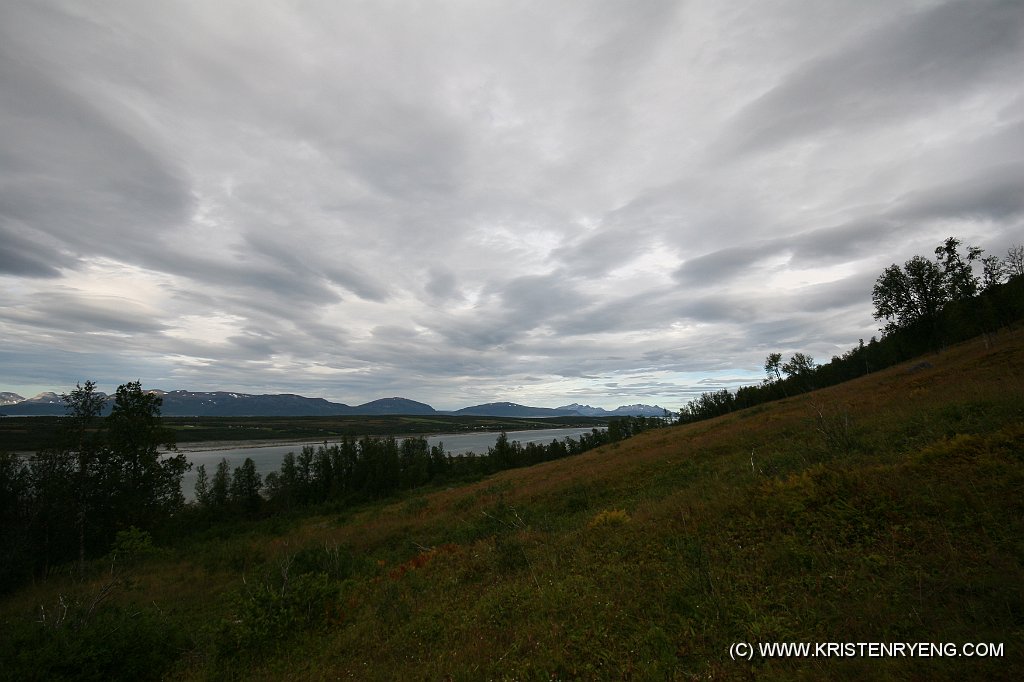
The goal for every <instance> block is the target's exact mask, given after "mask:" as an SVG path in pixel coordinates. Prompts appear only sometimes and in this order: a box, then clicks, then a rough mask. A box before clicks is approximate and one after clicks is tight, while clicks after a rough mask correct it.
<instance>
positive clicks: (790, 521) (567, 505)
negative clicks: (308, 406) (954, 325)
mask: <svg viewBox="0 0 1024 682" xmlns="http://www.w3.org/2000/svg"><path fill="white" fill-rule="evenodd" d="M928 361H929V363H930V364H931V367H926V368H923V369H918V370H915V371H913V372H910V371H908V369H909V368H910V367H912V366H914V365H916V364H918V361H915V362H911V363H907V364H905V365H901V366H897V367H893V368H890V369H888V370H885V371H883V372H879V373H877V374H873V375H869V376H867V377H863V378H861V379H858V380H856V381H853V382H849V383H847V384H844V385H840V386H835V387H831V388H828V389H824V390H820V391H816V392H814V393H811V394H807V395H803V396H796V397H793V398H789V399H786V400H783V401H780V402H777V403H774V404H771V405H767V406H759V407H758V408H755V409H754V410H750V411H748V412H739V413H734V414H731V415H727V416H724V417H720V418H718V419H715V420H711V421H708V422H703V423H698V424H693V425H689V426H681V427H674V428H671V429H665V430H656V431H651V432H647V433H644V434H641V435H640V436H638V437H635V438H632V439H629V440H627V441H624V442H622V443H620V444H618V447H605V448H601V449H598V450H594V451H591V452H587V453H585V454H583V455H579V456H577V457H573V458H569V459H565V460H561V461H555V462H549V463H545V464H542V465H538V466H534V467H530V468H527V469H519V470H513V471H506V472H503V473H500V474H497V475H494V476H491V477H488V478H486V479H484V480H481V481H478V482H475V483H473V484H470V485H465V486H461V487H457V488H452V489H437V490H432V491H422V490H421V491H416V492H415V493H411V494H409V495H407V496H404V497H401V498H395V499H392V500H389V501H386V502H382V503H376V504H370V505H367V506H365V507H361V508H358V509H356V510H353V511H348V512H346V513H345V514H344V515H343V516H338V515H337V514H320V515H310V516H307V517H301V516H296V517H294V518H289V519H287V520H278V521H276V522H275V521H269V522H263V523H252V524H247V525H245V524H243V525H239V526H237V527H235V526H226V527H222V528H221V529H217V530H216V532H211V533H210V534H208V535H207V536H204V537H194V538H192V539H190V540H189V541H188V542H187V543H185V542H183V543H182V544H181V545H180V546H177V547H170V548H163V549H162V550H161V551H160V552H159V553H158V555H157V556H154V557H151V558H149V559H146V560H143V561H142V563H141V564H140V565H139V566H137V567H136V568H135V569H134V571H133V573H132V578H131V582H130V583H126V584H125V585H124V586H122V588H121V589H120V591H119V592H118V593H117V594H116V595H115V597H113V598H112V599H111V601H110V604H111V607H112V608H113V607H116V608H117V609H119V610H118V611H111V612H110V614H109V615H108V619H109V620H108V621H104V622H103V623H100V624H98V625H97V626H96V627H98V628H107V629H106V630H105V631H103V632H105V633H106V634H107V635H108V636H107V638H106V639H102V640H101V639H100V638H99V637H94V638H93V639H89V640H88V641H87V642H86V644H89V643H90V642H92V644H89V646H92V647H93V648H92V649H89V648H88V647H86V645H84V644H83V645H81V646H79V647H78V649H75V648H74V647H73V646H71V644H69V643H65V644H63V645H61V646H64V648H63V649H59V650H60V651H62V652H65V655H67V656H74V655H78V656H85V654H88V653H89V652H90V651H91V652H92V654H93V656H92V658H88V656H86V659H87V660H91V661H93V662H94V664H95V666H100V665H108V666H110V665H113V664H112V663H110V661H109V660H108V659H109V656H108V657H106V658H104V657H103V656H101V655H99V653H102V651H103V648H102V646H98V645H96V644H95V642H96V641H106V642H107V645H106V646H108V647H109V648H110V650H112V651H113V650H116V651H118V652H120V655H121V656H122V657H124V658H126V659H127V662H126V666H127V663H129V662H131V658H132V657H131V656H130V655H129V654H126V653H124V652H126V651H131V649H130V648H127V647H120V648H119V647H118V646H116V644H117V642H119V641H120V640H119V636H120V635H119V634H118V633H120V632H122V631H125V632H132V633H135V635H134V636H139V637H141V638H142V639H143V641H148V640H147V639H146V637H151V635H150V634H149V633H151V632H152V628H153V627H155V626H154V624H157V625H159V626H160V627H161V628H162V631H164V632H166V633H168V636H167V637H166V641H167V642H170V643H172V644H173V646H174V647H176V648H175V649H174V650H173V651H172V652H171V654H168V653H167V652H166V650H167V647H162V648H161V647H153V651H154V652H155V653H154V654H153V656H156V655H157V654H160V656H159V657H157V658H155V659H154V660H155V661H156V663H154V665H155V666H157V665H158V666H162V667H158V668H157V669H158V671H159V675H160V676H163V677H165V678H167V679H189V680H191V679H311V680H313V679H338V678H345V679H360V680H376V679H379V680H390V679H414V680H415V679H430V680H433V679H452V680H479V679H523V680H531V679H536V680H540V679H543V680H549V679H564V680H569V679H638V680H647V679H679V680H689V679H809V680H811V679H822V678H828V679H840V680H843V679H849V680H859V679H865V678H867V679H882V680H887V679H891V680H902V679H939V680H942V679H949V680H953V679H1019V678H1020V676H1021V674H1022V671H1024V644H1022V643H1024V568H1022V566H1024V497H1022V495H1021V491H1022V490H1024V332H1022V331H1021V330H1016V331H1013V332H1004V333H1003V334H1002V335H1000V336H999V337H997V338H996V339H995V343H994V344H993V345H991V347H986V345H985V344H984V343H982V342H981V341H980V340H978V341H973V342H968V343H965V344H961V345H959V346H956V347H953V348H950V349H948V350H947V351H945V352H943V353H942V354H940V355H935V356H930V357H929V358H928ZM93 570H94V575H93V577H92V578H91V579H87V580H85V581H82V582H75V581H74V580H72V579H70V578H65V577H62V576H60V575H55V576H53V577H51V578H50V579H48V580H46V581H43V582H40V583H37V584H36V585H34V586H31V587H29V588H27V589H25V590H23V591H21V592H19V593H17V594H15V595H12V596H10V597H9V598H7V599H6V600H5V601H4V602H3V603H2V604H0V616H2V621H3V624H2V628H3V635H5V636H0V642H3V641H5V640H6V641H8V642H12V641H16V642H19V643H20V644H19V645H20V646H21V647H22V653H21V654H18V653H17V652H13V651H12V650H11V648H10V646H8V648H6V649H4V648H3V647H4V646H5V645H3V644H0V661H3V660H5V659H4V657H7V658H8V659H10V660H13V661H14V662H15V663H16V664H17V665H20V666H21V667H20V668H18V667H16V666H10V665H9V666H0V670H3V669H5V668H6V669H7V670H14V671H16V673H18V674H19V677H22V678H23V677H24V675H22V674H21V673H24V672H25V671H26V670H29V671H31V670H32V669H33V668H32V664H33V663H35V664H36V665H37V666H39V665H42V663H41V662H45V661H48V660H50V659H49V658H46V657H39V658H37V659H34V661H33V660H28V662H26V658H25V654H24V651H30V650H33V649H32V647H36V649H38V650H40V651H49V650H50V649H47V648H46V647H48V646H49V647H51V648H52V647H54V646H57V644H54V643H53V641H55V640H52V638H51V640H47V639H46V638H45V637H43V636H42V635H39V630H40V627H41V626H39V625H38V624H37V623H35V622H34V621H35V620H37V615H38V613H39V606H40V605H54V604H57V603H59V602H58V600H59V599H60V598H61V597H62V596H63V598H64V600H65V602H67V601H69V600H70V601H73V600H74V599H75V598H81V599H85V598H87V597H88V595H89V594H92V593H94V591H95V590H96V589H97V588H98V586H99V585H101V584H102V581H103V579H104V575H105V574H104V570H105V569H104V566H103V565H102V564H99V563H97V564H96V565H95V566H94V569H93ZM76 595H79V596H76ZM132 613H138V614H139V615H137V616H135V617H131V614H132ZM125 624H134V625H135V628H134V629H130V628H126V627H125ZM119 628H120V629H119ZM83 631H84V630H83ZM140 633H141V634H140ZM100 634H102V633H100ZM33 638H34V639H33ZM73 639H74V638H71V639H69V640H68V642H71V641H72V640H73ZM783 641H794V642H811V643H817V642H935V643H945V642H952V643H956V644H963V643H967V642H995V643H1002V644H1003V645H1004V655H1003V656H1002V657H999V658H964V657H957V658H950V657H933V658H899V657H897V658H867V657H865V658H774V659H761V658H759V657H756V656H755V657H754V659H753V660H752V661H733V660H731V658H730V656H729V647H730V645H731V644H732V643H734V642H752V643H758V642H783ZM40 642H42V644H40ZM58 644H59V643H58ZM76 651H77V652H78V653H77V654H76V653H75V652H76ZM97 651H98V652H99V653H97ZM82 652H84V653H82ZM172 654H173V655H172ZM19 656H20V658H19ZM18 661H20V663H18ZM105 661H106V662H105ZM132 669H133V670H134V669H138V668H137V667H136V668H132ZM36 670H37V672H39V675H38V677H45V676H46V675H44V674H42V672H41V671H39V668H38V667H37V668H36ZM106 672H107V673H108V674H107V677H108V678H109V677H116V676H117V674H118V670H116V669H107V670H106ZM12 674H13V673H12ZM3 675H4V673H3V672H0V677H2V676H3Z"/></svg>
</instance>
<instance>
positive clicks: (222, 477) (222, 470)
mask: <svg viewBox="0 0 1024 682" xmlns="http://www.w3.org/2000/svg"><path fill="white" fill-rule="evenodd" d="M230 471H231V469H230V467H229V466H228V460H227V459H225V458H223V457H221V459H220V461H219V462H217V469H216V471H214V472H213V483H211V484H210V506H211V507H213V508H215V509H223V508H224V507H225V506H227V503H228V487H229V485H230V473H229V472H230Z"/></svg>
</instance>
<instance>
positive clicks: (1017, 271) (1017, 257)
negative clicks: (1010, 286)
mask: <svg viewBox="0 0 1024 682" xmlns="http://www.w3.org/2000/svg"><path fill="white" fill-rule="evenodd" d="M1003 265H1004V266H1005V267H1006V274H1007V276H1008V277H1022V276H1024V246H1020V245H1017V244H1015V245H1013V246H1011V247H1010V248H1009V250H1007V252H1006V258H1004V259H1003Z"/></svg>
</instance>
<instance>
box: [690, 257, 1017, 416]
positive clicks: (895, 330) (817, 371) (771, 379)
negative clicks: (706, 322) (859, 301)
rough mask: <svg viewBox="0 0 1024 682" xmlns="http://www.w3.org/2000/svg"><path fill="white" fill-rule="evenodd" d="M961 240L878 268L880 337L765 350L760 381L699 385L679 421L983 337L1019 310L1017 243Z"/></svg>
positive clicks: (832, 382) (803, 389)
mask: <svg viewBox="0 0 1024 682" xmlns="http://www.w3.org/2000/svg"><path fill="white" fill-rule="evenodd" d="M961 246H962V242H961V241H960V240H959V239H957V238H955V237H949V238H947V239H946V240H945V241H944V242H943V243H942V244H940V245H939V246H938V247H936V248H935V250H934V259H931V260H930V259H928V258H926V257H924V256H914V257H913V258H911V259H910V260H908V261H906V262H905V263H904V264H903V265H902V266H899V265H897V264H895V263H893V264H892V265H890V266H889V267H887V268H886V269H885V270H884V271H883V272H882V274H881V275H879V277H878V279H877V280H876V281H875V285H874V287H873V289H872V294H871V299H872V302H873V304H874V318H875V319H876V320H879V321H882V322H883V326H882V328H881V329H880V332H881V334H882V336H881V338H876V337H872V338H871V340H870V341H869V342H868V343H867V344H865V343H864V340H863V339H861V340H860V341H859V342H858V344H857V345H856V346H855V347H854V348H851V349H850V350H849V351H847V352H845V353H843V354H842V355H840V356H834V357H833V358H832V359H831V360H830V361H829V362H828V363H825V364H822V365H819V364H817V363H816V362H815V361H814V358H813V357H811V356H810V355H807V354H805V353H795V354H794V355H793V356H792V357H790V358H789V360H788V361H786V362H783V359H782V354H781V353H770V354H769V355H768V356H767V358H765V363H764V372H765V379H764V380H763V381H762V383H761V384H759V385H755V386H742V387H740V388H739V389H737V390H736V392H735V393H733V392H731V391H729V390H728V389H721V390H719V391H712V392H706V393H703V394H701V395H700V396H699V397H697V398H695V399H693V400H691V401H689V402H688V403H687V404H686V405H685V406H684V407H683V408H682V410H680V414H679V423H684V424H685V423H689V422H694V421H701V420H704V419H711V418H712V417H718V416H721V415H724V414H728V413H729V412H732V411H734V410H739V409H744V408H747V407H753V406H755V405H759V404H761V403H765V402H768V401H771V400H778V399H781V398H786V397H788V396H791V395H796V394H799V393H804V392H806V391H811V390H814V389H816V388H823V387H825V386H832V385H835V384H838V383H842V382H844V381H849V380H850V379H855V378H857V377H859V376H863V375H865V374H868V373H870V372H874V371H877V370H879V369H884V368H885V367H889V366H891V365H894V364H897V363H900V362H903V361H904V360H908V359H910V358H913V357H916V356H918V355H921V354H923V353H926V352H929V351H938V350H941V349H942V348H943V347H945V346H947V345H948V344H951V343H956V342H959V341H964V340H966V339H969V338H973V337H975V336H983V337H984V338H985V340H986V342H988V340H989V338H990V336H991V335H992V334H994V333H995V332H996V331H997V330H998V329H1000V328H1001V327H1004V326H1006V325H1008V324H1010V323H1012V322H1015V321H1017V320H1020V319H1021V318H1022V317H1024V246H1013V247H1011V248H1010V249H1009V251H1008V252H1007V254H1006V256H1005V257H1003V258H999V257H998V256H985V257H982V254H983V253H984V250H983V249H980V248H978V247H976V246H966V247H965V248H963V249H961ZM977 269H980V274H978V273H977V272H976V270H977Z"/></svg>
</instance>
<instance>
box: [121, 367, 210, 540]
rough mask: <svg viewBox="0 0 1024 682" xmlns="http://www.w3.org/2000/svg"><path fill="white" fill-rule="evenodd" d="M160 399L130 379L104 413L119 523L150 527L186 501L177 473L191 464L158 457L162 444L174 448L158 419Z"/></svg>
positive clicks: (171, 437)
mask: <svg viewBox="0 0 1024 682" xmlns="http://www.w3.org/2000/svg"><path fill="white" fill-rule="evenodd" d="M162 403H163V399H162V398H160V396H158V395H154V394H152V393H148V392H145V391H143V390H142V385H141V383H140V382H138V381H133V382H129V383H127V384H122V385H121V386H118V388H117V393H116V394H115V396H114V408H113V410H112V411H111V413H110V416H109V417H107V424H108V428H107V434H108V445H107V448H106V449H107V451H108V455H109V460H110V461H109V462H108V464H109V467H108V468H109V471H110V472H111V473H112V475H113V478H114V482H115V485H114V486H113V487H112V489H111V492H112V493H113V497H114V500H115V501H116V502H117V504H115V508H116V511H117V513H118V517H117V523H118V525H120V526H121V527H127V526H130V525H135V526H138V527H140V528H143V529H145V528H148V527H151V526H152V525H153V524H154V523H155V522H156V521H158V520H160V519H162V518H164V517H166V516H168V515H170V514H173V513H174V512H176V511H177V510H179V509H180V508H181V507H182V506H183V505H184V503H185V498H184V496H183V495H182V493H181V478H182V476H183V475H184V474H185V472H186V471H188V469H189V468H190V467H191V464H190V463H189V462H188V460H187V459H186V457H185V455H182V454H178V455H174V456H168V457H164V456H162V452H161V449H162V448H166V449H168V450H175V449H176V447H175V445H174V433H173V432H172V431H171V430H170V429H166V428H164V427H163V425H162V423H161V422H160V406H161V404H162Z"/></svg>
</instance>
